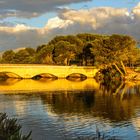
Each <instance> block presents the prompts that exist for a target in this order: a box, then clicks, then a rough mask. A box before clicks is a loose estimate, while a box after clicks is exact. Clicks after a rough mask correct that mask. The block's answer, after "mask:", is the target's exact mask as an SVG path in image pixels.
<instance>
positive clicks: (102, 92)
mask: <svg viewBox="0 0 140 140" xmlns="http://www.w3.org/2000/svg"><path fill="white" fill-rule="evenodd" d="M115 86H116V87H115ZM139 90H140V87H138V86H136V87H132V88H128V85H126V84H125V83H120V84H117V85H112V86H110V88H109V86H105V85H101V87H100V89H99V90H94V91H77V92H75V93H73V92H68V91H67V92H65V93H61V94H55V93H51V94H49V95H41V99H42V101H43V103H44V104H49V105H50V106H51V110H52V111H53V112H55V113H56V114H65V113H66V114H76V115H80V114H86V115H89V116H91V117H100V118H103V119H109V120H110V121H113V122H121V121H128V120H130V119H131V118H132V116H134V115H135V107H136V106H140V102H139V100H140V94H139V93H140V92H137V91H139ZM137 93H138V94H137ZM122 95H123V96H122Z"/></svg>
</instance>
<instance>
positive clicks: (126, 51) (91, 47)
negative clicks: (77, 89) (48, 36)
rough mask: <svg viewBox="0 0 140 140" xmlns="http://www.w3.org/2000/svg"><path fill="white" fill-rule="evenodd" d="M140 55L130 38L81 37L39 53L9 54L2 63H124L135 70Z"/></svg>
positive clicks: (59, 39) (58, 40) (52, 44)
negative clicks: (132, 66) (133, 66)
mask: <svg viewBox="0 0 140 140" xmlns="http://www.w3.org/2000/svg"><path fill="white" fill-rule="evenodd" d="M139 52H140V50H139V48H137V47H136V41H135V40H134V39H133V38H132V37H130V36H127V35H117V34H114V35H111V36H109V35H96V34H78V35H68V36H56V37H55V38H54V39H52V40H51V41H50V42H49V43H48V44H44V45H41V46H38V47H37V48H36V50H35V49H33V48H25V49H22V50H19V51H17V52H14V51H13V50H8V51H5V52H4V53H3V55H2V58H1V63H12V64H14V63H16V64H25V63H27V64H48V65H73V64H75V65H85V66H86V65H96V66H97V65H102V64H108V63H114V62H118V61H123V62H124V64H125V65H129V66H131V65H137V64H139V60H140V53H139Z"/></svg>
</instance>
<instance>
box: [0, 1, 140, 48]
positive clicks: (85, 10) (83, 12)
mask: <svg viewBox="0 0 140 140" xmlns="http://www.w3.org/2000/svg"><path fill="white" fill-rule="evenodd" d="M85 32H87V33H99V34H109V35H110V34H127V35H130V36H132V37H134V39H136V40H138V41H140V0H0V51H4V50H8V49H17V48H24V47H36V46H38V45H41V44H44V43H47V42H48V41H49V40H51V39H52V38H53V37H55V36H56V35H66V34H77V33H85Z"/></svg>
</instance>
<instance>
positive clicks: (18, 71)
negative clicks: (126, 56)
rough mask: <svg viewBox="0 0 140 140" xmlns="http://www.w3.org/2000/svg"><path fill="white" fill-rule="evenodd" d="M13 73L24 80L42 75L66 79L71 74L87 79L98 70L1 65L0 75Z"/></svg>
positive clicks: (81, 67) (90, 68)
mask: <svg viewBox="0 0 140 140" xmlns="http://www.w3.org/2000/svg"><path fill="white" fill-rule="evenodd" d="M2 72H5V73H12V75H16V77H17V76H19V77H22V78H32V77H34V76H36V75H41V74H52V75H54V76H56V77H58V78H66V77H67V76H69V75H70V74H74V73H78V74H82V75H85V76H86V77H87V78H93V77H94V76H95V74H96V73H97V72H98V69H97V68H96V67H93V66H48V65H32V64H31V65H30V64H1V65H0V73H2Z"/></svg>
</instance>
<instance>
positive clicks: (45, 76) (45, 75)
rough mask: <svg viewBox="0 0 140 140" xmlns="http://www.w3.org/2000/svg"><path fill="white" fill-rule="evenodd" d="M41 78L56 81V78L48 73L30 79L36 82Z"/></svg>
mask: <svg viewBox="0 0 140 140" xmlns="http://www.w3.org/2000/svg"><path fill="white" fill-rule="evenodd" d="M41 78H47V79H53V80H55V79H58V77H57V76H55V75H53V74H50V73H40V74H37V75H35V76H33V77H32V79H34V80H38V79H41Z"/></svg>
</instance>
